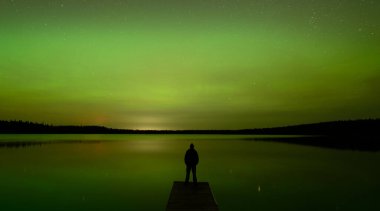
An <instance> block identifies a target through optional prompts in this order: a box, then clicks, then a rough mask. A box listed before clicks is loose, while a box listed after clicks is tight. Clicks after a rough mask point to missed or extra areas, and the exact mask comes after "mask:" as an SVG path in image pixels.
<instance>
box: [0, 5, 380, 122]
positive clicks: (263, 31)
mask: <svg viewBox="0 0 380 211" xmlns="http://www.w3.org/2000/svg"><path fill="white" fill-rule="evenodd" d="M379 11H380V1H376V0H304V1H299V0H191V1H190V0H189V1H179V0H177V1H175V0H131V1H129V0H125V1H123V0H107V1H106V0H104V1H101V0H49V1H47V0H33V1H30V0H0V119H4V120H14V119H17V120H19V119H21V120H29V121H35V122H45V123H49V124H58V125H67V124H70V125H104V126H108V127H115V128H131V129H241V128H256V127H271V126H282V125H290V124H299V123H311V122H320V121H330V120H341V119H358V118H378V117H380V109H379V108H380V92H379V90H380V12H379Z"/></svg>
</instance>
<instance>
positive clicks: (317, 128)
mask: <svg viewBox="0 0 380 211" xmlns="http://www.w3.org/2000/svg"><path fill="white" fill-rule="evenodd" d="M379 131H380V119H365V120H347V121H333V122H320V123H312V124H301V125H291V126H283V127H272V128H255V129H240V130H133V129H114V128H107V127H104V126H54V125H49V124H42V123H34V122H27V121H0V134H224V135H229V134H231V135H235V134H236V135H239V134H242V135H244V134H247V135H250V134H254V135H260V134H261V135H327V136H332V135H339V136H341V135H344V136H352V135H359V136H361V135H370V136H374V135H375V136H378V135H379V134H380V133H379Z"/></svg>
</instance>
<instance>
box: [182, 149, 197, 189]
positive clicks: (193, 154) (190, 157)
mask: <svg viewBox="0 0 380 211" xmlns="http://www.w3.org/2000/svg"><path fill="white" fill-rule="evenodd" d="M198 161H199V158H198V153H197V151H196V150H195V149H194V144H190V149H188V150H187V151H186V155H185V163H186V181H185V183H189V176H190V170H191V172H192V173H193V182H194V184H196V183H197V164H198Z"/></svg>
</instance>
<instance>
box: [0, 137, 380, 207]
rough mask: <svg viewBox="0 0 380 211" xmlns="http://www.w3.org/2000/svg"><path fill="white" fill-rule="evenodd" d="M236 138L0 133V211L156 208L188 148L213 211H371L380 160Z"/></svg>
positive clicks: (177, 176) (181, 170)
mask: <svg viewBox="0 0 380 211" xmlns="http://www.w3.org/2000/svg"><path fill="white" fill-rule="evenodd" d="M244 138H249V137H247V136H227V137H226V136H211V135H210V136H194V135H170V136H165V135H140V136H139V135H93V136H85V135H31V136H27V135H20V136H17V135H13V136H12V135H6V136H1V135H0V142H1V143H6V142H19V143H25V146H43V147H24V148H22V147H20V148H18V149H17V150H14V149H12V148H7V147H3V148H0V169H1V173H0V190H1V193H2V194H1V197H0V210H39V211H40V210H81V211H82V210H164V209H165V205H166V202H167V200H168V197H169V192H170V189H171V185H172V182H173V181H175V180H183V179H184V177H185V165H184V163H183V158H184V153H185V151H186V150H187V149H188V146H189V143H191V142H192V143H194V144H195V145H196V146H197V151H198V153H199V158H200V162H199V166H198V169H197V176H198V177H199V178H198V179H199V180H200V181H208V182H209V183H210V184H211V186H212V188H213V193H214V196H215V198H216V200H217V201H218V204H219V206H220V210H221V211H228V210H335V209H336V208H339V209H340V210H379V208H380V207H379V204H378V199H379V198H380V193H379V191H378V188H379V187H380V181H379V179H378V178H380V169H379V168H378V163H380V154H379V153H377V152H360V151H342V150H333V149H324V148H314V147H306V146H300V145H290V144H281V143H276V142H262V141H242V140H241V139H244ZM29 143H30V145H29ZM53 143H57V144H53ZM87 143H91V144H87ZM93 143H95V144H93ZM33 144H34V145H33ZM21 146H22V144H21ZM310 205H312V206H310Z"/></svg>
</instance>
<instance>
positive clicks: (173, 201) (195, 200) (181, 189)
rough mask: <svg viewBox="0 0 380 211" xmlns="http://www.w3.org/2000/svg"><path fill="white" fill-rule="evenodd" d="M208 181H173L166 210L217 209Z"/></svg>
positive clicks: (205, 210) (199, 210) (214, 210)
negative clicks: (194, 182) (195, 182)
mask: <svg viewBox="0 0 380 211" xmlns="http://www.w3.org/2000/svg"><path fill="white" fill-rule="evenodd" d="M218 210H219V209H218V205H217V203H216V201H215V199H214V196H213V194H212V191H211V188H210V185H209V183H208V182H198V183H197V184H196V185H194V184H193V183H189V184H185V183H184V182H174V183H173V186H172V190H171V193H170V196H169V200H168V204H167V206H166V211H218Z"/></svg>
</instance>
